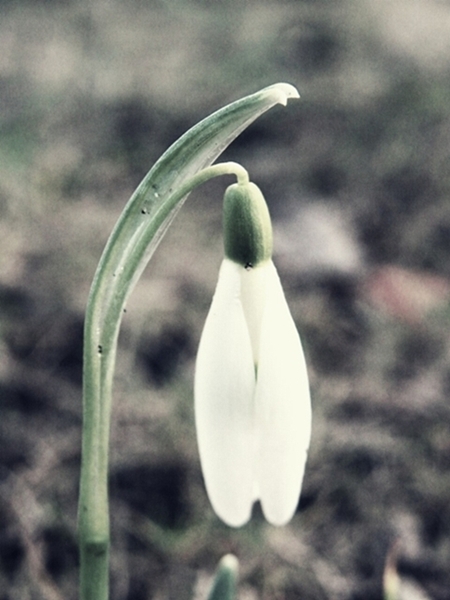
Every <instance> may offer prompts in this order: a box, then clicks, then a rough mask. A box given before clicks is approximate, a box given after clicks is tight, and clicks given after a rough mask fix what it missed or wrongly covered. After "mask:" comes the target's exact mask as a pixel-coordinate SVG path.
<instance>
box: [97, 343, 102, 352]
mask: <svg viewBox="0 0 450 600" xmlns="http://www.w3.org/2000/svg"><path fill="white" fill-rule="evenodd" d="M97 350H98V353H99V354H101V353H102V352H103V346H100V345H99V346H98V347H97Z"/></svg>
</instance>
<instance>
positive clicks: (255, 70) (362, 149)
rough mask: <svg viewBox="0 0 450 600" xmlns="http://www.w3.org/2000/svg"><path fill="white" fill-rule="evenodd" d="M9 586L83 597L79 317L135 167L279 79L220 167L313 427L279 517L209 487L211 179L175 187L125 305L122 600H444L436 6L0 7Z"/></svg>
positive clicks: (342, 2) (116, 581)
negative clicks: (267, 280) (259, 198)
mask: <svg viewBox="0 0 450 600" xmlns="http://www.w3.org/2000/svg"><path fill="white" fill-rule="evenodd" d="M0 10H1V19H0V249H1V251H0V448H1V450H0V590H1V591H0V598H1V600H19V599H20V600H34V599H43V600H61V599H62V598H65V599H67V600H72V599H75V598H76V597H77V587H78V584H77V577H78V567H77V562H78V558H77V542H76V513H77V495H78V477H79V465H80V433H81V361H82V328H83V313H84V309H85V305H86V299H87V295H88V291H89V287H90V284H91V281H92V277H93V275H94V271H95V268H96V265H97V262H98V260H99V258H100V254H101V251H102V249H103V247H104V244H105V242H106V240H107V237H108V235H109V233H110V231H111V229H112V227H113V225H114V223H115V221H116V219H117V218H118V216H119V214H120V212H121V210H122V208H123V206H124V205H125V203H126V201H127V200H128V198H129V196H130V195H131V193H132V191H133V190H134V188H135V187H136V186H137V184H138V183H139V182H140V180H141V178H142V177H143V176H144V175H145V173H146V172H147V171H148V170H149V168H150V167H151V166H152V164H153V163H154V162H155V160H156V159H157V158H158V157H159V156H160V155H161V153H162V152H163V151H164V150H165V149H166V148H167V147H168V146H169V145H170V144H171V143H172V142H173V141H175V140H176V139H177V137H178V136H179V135H181V134H182V133H183V132H184V131H186V130H187V129H188V128H189V127H190V126H192V125H193V124H195V123H196V122H197V121H198V120H200V119H201V118H203V117H204V116H206V115H207V114H209V113H211V112H212V111H213V110H216V109H217V108H219V107H220V106H223V105H225V104H227V103H228V102H231V101H233V100H235V99H237V98H239V97H241V96H243V95H246V94H249V93H252V92H254V91H256V90H258V89H259V88H261V87H264V86H266V85H270V84H272V83H275V82H278V81H287V82H290V83H292V84H294V85H296V86H297V87H298V88H299V90H300V93H301V96H302V99H301V100H300V101H298V102H291V103H290V104H289V105H288V107H287V109H284V108H282V107H280V106H279V107H276V108H274V109H272V110H271V111H270V112H269V113H267V114H266V115H264V116H263V117H261V118H260V119H259V120H258V121H257V122H256V123H255V124H253V125H252V126H251V127H250V128H249V129H248V130H247V131H246V132H245V133H244V134H243V135H241V136H240V137H239V138H238V139H237V140H236V141H235V142H234V143H233V144H232V146H231V147H230V148H229V149H228V150H227V151H226V153H225V154H224V155H223V158H226V159H229V160H235V161H238V162H241V163H242V164H243V165H244V166H245V167H246V168H247V169H248V170H249V172H250V175H251V178H252V180H253V181H254V182H255V183H257V184H258V185H259V186H260V187H261V188H262V190H263V192H264V194H265V196H266V199H267V202H268V204H269V207H270V209H271V212H272V215H273V219H274V227H275V262H276V264H277V266H278V269H279V272H280V276H281V279H282V281H283V285H284V287H285V291H286V295H287V297H288V301H289V303H290V306H291V309H292V312H293V316H294V318H295V321H296V323H297V325H298V328H299V331H300V332H301V335H302V340H303V343H304V346H305V352H306V354H307V359H308V365H309V373H310V378H311V388H312V396H313V414H314V427H313V437H312V445H311V451H310V456H309V460H308V464H307V469H306V476H305V481H304V487H303V492H302V496H301V499H300V503H299V507H298V511H297V514H296V516H295V517H294V519H293V521H292V522H291V524H290V525H289V526H287V527H285V528H280V529H278V528H274V527H271V526H269V525H267V524H266V523H265V522H264V520H263V518H262V516H261V512H260V510H259V508H258V507H255V511H254V517H253V519H252V521H251V522H250V524H249V525H247V526H246V527H244V528H242V529H239V530H233V529H230V528H227V527H226V526H224V525H222V524H221V523H220V522H219V521H218V519H217V518H216V517H215V516H214V514H213V512H212V509H211V507H210V505H209V502H208V500H207V497H206V494H205V490H204V486H203V481H202V476H201V473H200V468H199V460H198V455H197V449H196V441H195V432H194V427H193V401H192V385H193V368H194V361H195V353H196V348H197V344H198V340H199V337H200V332H201V328H202V325H203V322H204V319H205V317H206V314H207V311H208V307H209V304H210V301H211V297H212V293H213V290H214V287H215V283H216V278H217V272H218V267H219V264H220V261H221V258H222V247H221V245H222V241H221V201H222V194H223V191H224V189H225V186H226V185H227V184H228V183H230V181H231V180H230V181H228V180H227V179H226V178H225V179H223V180H220V181H219V180H216V181H214V182H210V183H208V184H207V185H205V186H203V187H202V188H201V189H199V190H197V191H196V192H195V193H193V194H192V196H191V198H190V199H189V201H188V202H187V204H186V205H185V207H184V208H183V209H182V211H181V213H180V214H179V216H178V217H177V219H176V221H175V223H174V225H173V226H172V228H171V229H170V231H169V233H168V235H167V236H166V238H165V239H164V240H163V242H162V243H161V245H160V247H159V248H158V250H157V252H156V254H155V256H154V260H152V262H151V264H150V265H149V267H148V268H147V270H146V272H145V274H144V276H143V278H142V280H141V281H140V282H139V284H138V286H137V288H136V290H135V292H134V293H133V295H132V297H131V300H130V302H129V304H128V307H127V314H126V315H125V319H124V322H123V326H122V333H121V338H120V348H119V356H118V367H117V377H116V383H115V394H114V395H115V397H114V412H113V424H112V440H111V442H112V443H111V475H110V487H111V517H112V567H111V597H112V600H119V599H120V600H123V599H125V600H148V599H153V598H155V599H158V600H159V599H165V598H177V599H181V600H183V599H187V598H190V597H191V594H192V593H193V592H194V593H195V594H197V596H196V597H198V598H204V597H205V589H206V588H205V586H206V587H207V584H208V581H209V578H210V576H211V574H212V572H213V570H214V568H215V566H216V564H217V561H218V560H219V559H220V557H221V556H222V555H223V554H225V553H227V552H233V553H235V554H236V555H237V557H238V558H239V560H240V563H241V578H240V591H239V593H240V598H241V599H248V600H253V599H263V600H272V599H276V600H295V599H297V598H299V599H300V598H301V599H302V600H309V599H311V600H312V599H314V600H320V599H322V598H323V599H333V600H341V599H342V600H344V599H345V600H349V599H351V600H359V599H361V600H363V599H364V600H380V599H381V598H382V597H383V573H384V572H385V565H386V561H387V560H388V557H389V561H388V562H389V565H390V566H391V568H392V569H393V570H392V569H391V575H392V576H393V577H394V579H395V577H398V578H399V581H400V588H399V589H400V591H399V595H398V596H397V597H398V598H399V599H402V598H408V599H409V600H416V599H417V600H426V599H436V600H444V599H448V598H449V591H448V590H449V589H450V573H449V569H448V565H449V564H450V470H449V469H450V435H449V427H450V407H449V402H448V394H449V391H450V334H449V328H448V321H449V316H450V304H449V303H450V206H449V199H450V195H449V194H450V168H449V154H450V61H449V56H450V4H449V3H448V2H447V1H446V0H377V2H372V1H370V0H309V1H308V0H303V1H300V0H297V1H296V0H280V1H275V0H265V1H264V0H248V1H245V2H239V1H236V0H223V1H221V2H214V1H213V0H174V1H169V0H159V1H158V0H153V1H147V2H145V1H144V0H130V1H128V2H125V1H124V0H79V1H74V0H33V1H32V0H28V1H26V0H2V1H1V2H0Z"/></svg>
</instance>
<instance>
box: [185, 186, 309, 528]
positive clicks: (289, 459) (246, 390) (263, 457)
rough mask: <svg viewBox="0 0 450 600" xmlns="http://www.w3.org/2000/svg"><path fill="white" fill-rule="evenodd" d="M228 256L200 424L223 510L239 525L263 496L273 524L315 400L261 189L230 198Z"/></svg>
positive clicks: (203, 357) (205, 463) (207, 350)
mask: <svg viewBox="0 0 450 600" xmlns="http://www.w3.org/2000/svg"><path fill="white" fill-rule="evenodd" d="M224 247H225V258H224V260H223V262H222V266H221V268H220V273H219V280H218V283H217V287H216V291H215V294H214V298H213V301H212V304H211V308H210V311H209V314H208V317H207V319H206V323H205V326H204V329H203V333H202V337H201V340H200V346H199V350H198V355H197V364H196V374H195V394H194V395H195V420H196V428H197V437H198V444H199V452H200V461H201V466H202V470H203V475H204V479H205V485H206V489H207V492H208V496H209V498H210V501H211V504H212V506H213V508H214V510H215V512H216V514H217V515H218V516H219V517H220V518H221V519H222V520H223V521H224V522H225V523H227V524H228V525H231V526H234V527H239V526H241V525H244V524H245V523H246V522H247V521H248V520H249V519H250V516H251V511H252V506H253V503H254V502H255V501H256V500H260V502H261V505H262V510H263V512H264V515H265V517H266V518H267V520H268V521H269V522H270V523H272V524H274V525H284V524H285V523H287V522H288V521H289V520H290V519H291V518H292V516H293V514H294V512H295V510H296V507H297V504H298V500H299V496H300V490H301V485H302V480H303V474H304V469H305V462H306V456H307V450H308V447H309V441H310V436H311V402H310V395H309V385H308V376H307V371H306V365H305V359H304V355H303V350H302V346H301V342H300V338H299V335H298V333H297V329H296V327H295V324H294V321H293V319H292V316H291V314H290V311H289V308H288V306H287V303H286V300H285V297H284V293H283V290H282V287H281V284H280V280H279V277H278V274H277V271H276V269H275V266H274V264H273V262H272V258H271V257H272V226H271V221H270V215H269V211H268V208H267V205H266V202H265V200H264V197H263V195H262V193H261V191H260V190H259V188H258V187H257V186H256V185H254V184H253V183H236V184H233V185H231V186H230V187H229V188H228V189H227V190H226V192H225V198H224Z"/></svg>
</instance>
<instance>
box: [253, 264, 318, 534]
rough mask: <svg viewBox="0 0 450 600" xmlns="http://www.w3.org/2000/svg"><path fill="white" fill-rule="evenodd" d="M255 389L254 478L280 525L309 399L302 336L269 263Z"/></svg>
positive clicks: (306, 433) (290, 507) (299, 460)
mask: <svg viewBox="0 0 450 600" xmlns="http://www.w3.org/2000/svg"><path fill="white" fill-rule="evenodd" d="M267 269H268V270H267V283H266V306H265V309H264V314H263V319H262V324H261V334H260V335H261V337H260V348H259V363H258V377H257V385H256V393H255V406H256V430H257V433H256V435H257V453H258V460H257V479H258V486H259V490H260V494H261V504H262V508H263V512H264V514H265V516H266V518H267V520H268V521H269V522H270V523H272V524H273V525H284V524H285V523H287V522H288V521H289V520H290V519H291V518H292V516H293V514H294V512H295V509H296V507H297V504H298V499H299V496H300V490H301V485H302V480H303V474H304V469H305V462H306V455H307V450H308V447H309V442H310V437H311V401H310V394H309V384H308V375H307V371H306V364H305V359H304V355H303V349H302V346H301V342H300V338H299V335H298V332H297V329H296V327H295V324H294V321H293V319H292V316H291V314H290V312H289V308H288V306H287V303H286V300H285V297H284V293H283V290H282V287H281V284H280V280H279V278H278V274H277V272H276V269H275V267H274V265H273V263H272V262H271V261H270V263H269V264H268V267H267Z"/></svg>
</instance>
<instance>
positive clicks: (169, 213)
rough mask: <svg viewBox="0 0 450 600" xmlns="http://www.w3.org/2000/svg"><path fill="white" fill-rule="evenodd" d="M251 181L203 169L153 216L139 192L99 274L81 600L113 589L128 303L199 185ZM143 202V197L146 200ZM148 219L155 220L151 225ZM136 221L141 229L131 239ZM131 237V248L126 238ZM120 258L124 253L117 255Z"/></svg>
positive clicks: (82, 504) (232, 166) (89, 385)
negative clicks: (117, 434)
mask: <svg viewBox="0 0 450 600" xmlns="http://www.w3.org/2000/svg"><path fill="white" fill-rule="evenodd" d="M229 174H234V175H236V177H237V179H238V182H241V183H246V182H248V174H247V171H245V169H244V168H243V167H241V166H240V165H238V164H237V163H232V162H229V163H222V164H218V165H213V166H211V167H208V168H206V169H203V170H202V171H200V172H199V173H197V174H196V175H194V176H193V177H191V178H190V179H189V180H188V181H186V182H185V183H183V184H182V185H181V186H180V187H179V188H178V189H176V190H174V192H173V193H172V194H171V195H169V198H168V200H165V201H164V203H162V204H161V206H160V207H159V208H158V209H157V210H156V212H154V213H153V214H152V215H151V216H150V215H147V214H146V210H145V206H146V195H147V194H148V189H146V188H145V187H144V188H143V189H142V190H140V189H138V190H137V192H136V195H135V198H134V202H133V204H132V205H131V207H130V208H128V209H126V211H127V210H128V211H130V212H128V213H127V214H125V216H124V217H123V218H122V219H121V220H119V222H118V224H117V226H116V228H115V229H114V231H113V233H112V235H111V238H110V240H109V242H108V244H107V246H106V248H105V252H104V254H103V256H102V259H101V261H100V264H99V266H98V269H97V273H96V276H95V278H94V282H93V284H92V288H91V293H90V295H89V300H88V305H87V309H86V320H85V331H84V355H83V441H82V464H81V479H80V501H79V537H80V568H81V589H80V598H81V600H107V598H108V588H109V585H108V584H109V545H110V539H109V507H108V454H109V431H110V417H111V394H112V383H113V376H114V366H115V359H116V350H117V340H118V335H119V328H120V323H121V320H122V315H123V310H124V306H125V302H126V300H127V298H128V296H129V294H130V293H131V291H132V289H133V287H134V285H135V283H136V282H137V280H138V278H139V276H140V274H141V273H142V270H143V268H144V267H145V264H147V262H148V259H149V258H150V255H151V253H152V252H153V251H154V249H155V247H156V244H157V242H158V241H160V239H161V237H162V235H163V234H164V232H165V231H166V229H167V226H168V224H170V222H171V220H172V219H173V217H174V216H175V214H176V212H177V208H178V207H179V206H180V205H181V204H182V202H183V201H184V199H185V198H186V196H187V195H188V194H189V193H190V192H191V191H192V190H193V189H194V188H195V187H197V186H198V185H200V184H202V183H204V182H206V181H208V180H209V179H212V178H213V177H217V176H220V175H229ZM141 196H142V197H141ZM146 217H148V218H149V219H150V221H146ZM130 221H132V222H133V226H134V224H136V223H137V226H136V231H135V233H134V232H133V235H132V236H130V235H129V227H130ZM124 239H126V240H127V242H126V245H125V246H124V245H123V244H122V243H121V240H124ZM118 253H119V254H118Z"/></svg>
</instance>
